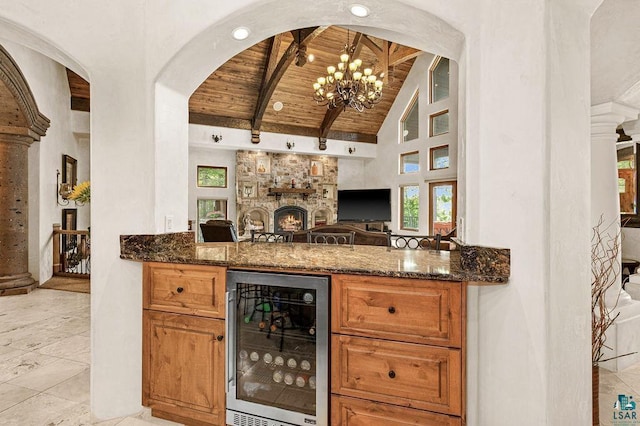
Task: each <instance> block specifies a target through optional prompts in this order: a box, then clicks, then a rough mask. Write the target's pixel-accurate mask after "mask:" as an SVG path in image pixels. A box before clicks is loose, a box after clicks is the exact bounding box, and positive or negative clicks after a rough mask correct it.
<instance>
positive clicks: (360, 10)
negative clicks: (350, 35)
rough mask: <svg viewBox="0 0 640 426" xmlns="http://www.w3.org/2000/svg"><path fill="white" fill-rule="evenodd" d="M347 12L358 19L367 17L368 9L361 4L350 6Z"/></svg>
mask: <svg viewBox="0 0 640 426" xmlns="http://www.w3.org/2000/svg"><path fill="white" fill-rule="evenodd" d="M349 10H350V11H351V14H352V15H354V16H357V17H358V18H364V17H366V16H369V8H368V7H366V6H363V5H361V4H352V5H351V6H349Z"/></svg>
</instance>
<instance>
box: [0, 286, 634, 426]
mask: <svg viewBox="0 0 640 426" xmlns="http://www.w3.org/2000/svg"><path fill="white" fill-rule="evenodd" d="M90 297H91V296H90V295H89V294H84V293H72V292H68V291H59V290H47V289H38V290H35V291H33V292H32V293H30V294H25V295H19V296H8V297H0V425H7V426H9V425H11V426H41V425H42V426H54V425H55V426H81V425H89V424H97V425H100V426H149V425H163V426H176V425H178V423H173V422H169V421H165V420H161V419H157V418H154V417H151V415H150V413H149V411H148V410H144V411H141V412H140V413H138V414H137V415H135V416H131V417H126V418H118V419H111V420H108V421H103V422H98V423H92V422H91V414H90V411H89V368H90V352H89V303H90ZM619 394H625V395H632V396H634V399H635V398H637V399H638V400H640V364H637V365H635V366H632V367H630V368H628V369H626V370H624V371H622V372H619V373H612V372H609V371H607V370H604V369H601V370H600V419H601V425H602V426H610V425H611V426H612V425H616V423H615V421H614V420H613V404H614V402H615V401H616V399H617V397H618V395H619ZM618 424H622V423H618ZM625 424H629V423H625Z"/></svg>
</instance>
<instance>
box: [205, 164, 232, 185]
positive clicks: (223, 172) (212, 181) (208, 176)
mask: <svg viewBox="0 0 640 426" xmlns="http://www.w3.org/2000/svg"><path fill="white" fill-rule="evenodd" d="M198 186H199V187H205V188H226V187H227V168H226V167H214V166H198Z"/></svg>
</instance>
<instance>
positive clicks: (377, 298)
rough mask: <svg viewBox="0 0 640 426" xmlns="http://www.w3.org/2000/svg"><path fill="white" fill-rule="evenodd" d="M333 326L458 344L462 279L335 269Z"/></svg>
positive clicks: (368, 333) (351, 331)
mask: <svg viewBox="0 0 640 426" xmlns="http://www.w3.org/2000/svg"><path fill="white" fill-rule="evenodd" d="M332 286H333V288H332V291H333V293H332V304H333V306H332V308H333V316H332V324H331V326H332V330H333V331H334V332H338V333H345V334H356V335H360V336H370V337H383V338H387V339H391V340H400V341H407V342H415V343H428V344H433V345H442V346H454V347H461V346H460V345H461V342H462V334H463V333H462V327H463V320H462V312H463V309H462V304H463V302H464V293H463V292H464V287H463V284H462V283H460V282H450V281H426V280H418V279H404V278H387V277H367V276H352V275H334V276H333V277H332Z"/></svg>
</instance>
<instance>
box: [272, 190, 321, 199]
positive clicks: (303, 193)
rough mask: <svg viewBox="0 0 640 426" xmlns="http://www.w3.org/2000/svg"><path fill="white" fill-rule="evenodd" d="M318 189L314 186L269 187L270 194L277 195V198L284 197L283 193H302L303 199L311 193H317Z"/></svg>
mask: <svg viewBox="0 0 640 426" xmlns="http://www.w3.org/2000/svg"><path fill="white" fill-rule="evenodd" d="M315 193H316V190H315V189H312V188H269V193H268V194H267V195H269V196H275V197H276V200H279V199H280V197H282V194H300V195H302V199H304V200H306V199H307V197H308V196H309V195H311V194H315Z"/></svg>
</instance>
